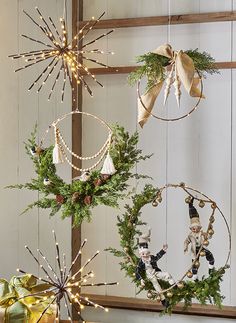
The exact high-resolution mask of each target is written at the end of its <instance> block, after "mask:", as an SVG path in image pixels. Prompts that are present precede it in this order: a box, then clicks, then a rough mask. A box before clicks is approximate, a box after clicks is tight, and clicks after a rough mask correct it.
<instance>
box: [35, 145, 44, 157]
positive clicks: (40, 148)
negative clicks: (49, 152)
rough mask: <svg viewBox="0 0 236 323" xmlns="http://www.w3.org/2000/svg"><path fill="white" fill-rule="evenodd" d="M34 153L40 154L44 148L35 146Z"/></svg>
mask: <svg viewBox="0 0 236 323" xmlns="http://www.w3.org/2000/svg"><path fill="white" fill-rule="evenodd" d="M35 152H36V155H38V156H40V155H41V154H42V153H43V152H44V149H43V148H42V147H36V151H35Z"/></svg>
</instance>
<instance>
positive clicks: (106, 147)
mask: <svg viewBox="0 0 236 323" xmlns="http://www.w3.org/2000/svg"><path fill="white" fill-rule="evenodd" d="M73 115H83V116H87V117H91V118H93V119H95V120H97V121H98V122H100V123H101V124H102V125H103V126H104V127H105V128H106V129H107V130H108V137H107V139H106V141H105V143H104V144H103V146H102V147H101V148H100V149H99V150H98V151H97V152H96V154H94V155H92V156H86V157H83V156H80V155H78V154H76V153H75V152H73V151H72V150H71V149H70V148H69V146H68V145H67V144H66V142H65V140H64V138H63V136H62V134H61V133H60V130H59V127H58V124H59V123H60V122H61V121H63V120H64V119H66V118H67V117H69V116H73ZM52 128H53V129H54V134H55V141H56V142H58V145H59V147H60V149H61V152H62V155H63V157H64V159H65V161H66V162H67V163H68V164H69V165H70V166H71V167H72V168H74V169H75V170H77V171H80V172H87V171H91V170H92V169H94V168H95V167H97V166H98V165H99V164H100V163H101V162H102V160H103V159H104V157H105V156H106V154H107V153H108V152H109V149H110V146H111V144H112V134H113V132H112V128H111V127H110V126H109V125H108V123H107V122H106V121H104V120H103V119H101V118H99V117H98V116H95V115H93V114H92V113H88V112H83V111H80V110H79V109H76V110H74V111H71V112H68V113H66V114H64V115H63V116H61V117H59V118H57V119H56V120H54V121H53V122H52V123H51V124H50V125H49V126H48V129H47V130H46V131H45V135H44V137H43V138H42V139H41V141H40V145H39V147H40V148H42V149H43V143H44V141H45V138H46V136H47V134H48V133H49V131H50V130H51V129H52ZM66 151H67V153H69V154H70V155H71V156H73V157H75V158H76V159H78V160H82V161H85V160H92V159H95V158H97V157H99V159H98V161H97V162H96V163H95V164H93V165H92V166H90V167H87V168H80V167H77V166H76V165H74V164H73V162H71V161H70V160H69V158H68V156H67V153H66Z"/></svg>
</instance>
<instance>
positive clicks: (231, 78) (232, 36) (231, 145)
mask: <svg viewBox="0 0 236 323" xmlns="http://www.w3.org/2000/svg"><path fill="white" fill-rule="evenodd" d="M231 10H232V11H233V10H234V4H233V0H231ZM230 29H231V30H230V32H231V35H230V61H231V62H232V61H233V45H234V23H233V21H231V25H230ZM230 105H231V106H230V111H231V116H230V117H231V130H230V138H231V144H230V228H232V224H233V222H232V214H233V202H232V201H233V116H234V115H233V70H232V68H231V70H230ZM229 264H230V277H232V269H231V268H232V259H231V257H230V260H229ZM231 286H232V282H231V279H230V285H229V294H230V303H231V300H232V287H231Z"/></svg>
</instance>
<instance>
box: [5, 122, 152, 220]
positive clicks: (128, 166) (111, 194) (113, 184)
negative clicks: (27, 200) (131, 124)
mask: <svg viewBox="0 0 236 323" xmlns="http://www.w3.org/2000/svg"><path fill="white" fill-rule="evenodd" d="M36 131H37V130H36V128H35V129H34V131H33V132H32V133H31V137H30V138H29V140H28V141H27V142H26V143H25V149H26V153H27V154H28V155H29V156H30V158H31V160H32V161H33V164H34V168H35V173H36V175H37V176H36V178H33V179H31V181H30V182H27V183H25V184H18V185H11V186H8V188H17V189H28V190H32V191H38V192H39V193H40V197H39V199H38V200H37V201H35V202H33V203H32V204H30V205H28V207H27V208H26V209H25V210H24V211H23V213H25V212H27V211H29V210H30V209H32V208H34V207H39V208H43V209H51V211H50V215H51V216H53V215H55V214H56V213H57V212H58V211H59V210H61V211H62V218H63V219H64V218H67V217H70V216H73V218H74V225H75V226H78V225H79V224H80V223H81V222H82V221H83V220H84V219H86V220H87V221H89V220H90V219H91V209H92V208H94V207H95V206H97V205H106V206H110V207H114V208H118V206H119V204H118V203H119V200H120V199H123V198H125V197H126V196H127V195H128V194H129V193H128V191H127V190H128V187H129V184H128V181H129V179H131V178H137V179H140V178H147V177H148V176H145V175H142V174H136V173H133V171H132V169H133V168H134V166H135V165H136V164H137V163H138V162H140V161H142V160H146V159H147V158H150V157H151V155H145V156H143V155H142V150H140V149H138V148H137V144H138V133H137V132H135V133H134V134H133V135H130V134H129V133H128V132H127V131H125V129H124V128H123V127H121V126H119V125H115V126H113V136H112V140H113V143H112V147H111V148H110V155H111V157H112V159H113V162H114V165H115V168H116V173H115V174H114V175H112V176H111V177H109V178H107V177H106V178H104V176H103V175H101V174H100V170H94V171H92V172H91V173H90V178H89V180H88V181H86V182H83V181H80V180H74V181H72V183H70V184H69V183H66V182H65V181H64V180H63V179H62V178H61V177H60V176H58V175H57V170H56V167H55V165H54V164H53V157H52V156H53V146H51V147H49V148H46V149H44V150H42V151H40V153H39V154H38V155H36V156H35V154H33V155H32V148H35V147H37V144H36ZM45 178H46V179H48V180H49V182H50V184H49V185H45V183H44V180H45Z"/></svg>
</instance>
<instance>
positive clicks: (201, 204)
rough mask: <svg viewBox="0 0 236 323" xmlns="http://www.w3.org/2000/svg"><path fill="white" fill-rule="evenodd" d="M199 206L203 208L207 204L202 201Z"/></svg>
mask: <svg viewBox="0 0 236 323" xmlns="http://www.w3.org/2000/svg"><path fill="white" fill-rule="evenodd" d="M198 205H199V207H201V208H203V207H204V206H205V202H204V201H202V200H201V201H200V202H199V204H198Z"/></svg>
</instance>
